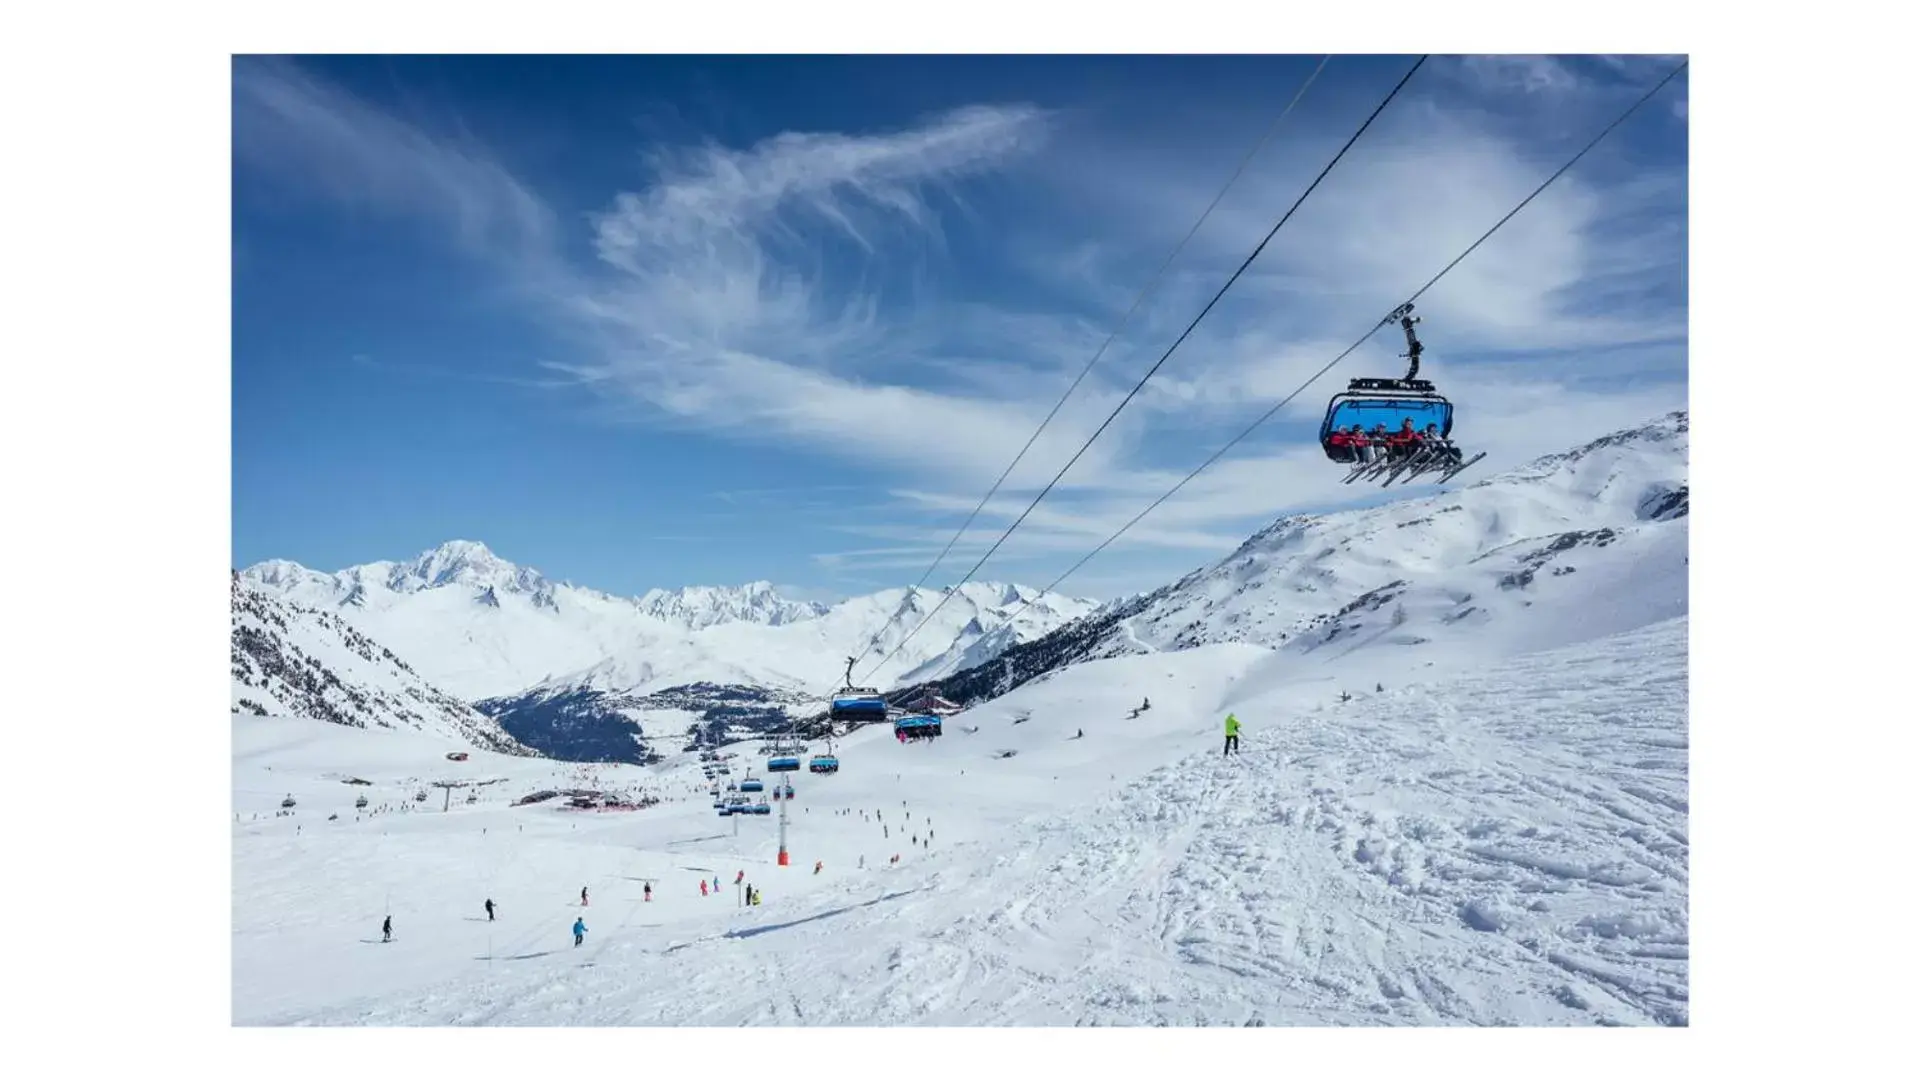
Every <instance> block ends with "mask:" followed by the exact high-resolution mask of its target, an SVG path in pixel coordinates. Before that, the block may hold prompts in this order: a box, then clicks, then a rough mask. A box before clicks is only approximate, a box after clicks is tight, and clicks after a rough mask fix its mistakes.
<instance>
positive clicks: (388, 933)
mask: <svg viewBox="0 0 1919 1080" xmlns="http://www.w3.org/2000/svg"><path fill="white" fill-rule="evenodd" d="M380 940H381V941H392V940H393V916H391V915H388V916H387V917H386V921H385V922H383V923H381V924H380Z"/></svg>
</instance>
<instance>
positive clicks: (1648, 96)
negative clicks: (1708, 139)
mask: <svg viewBox="0 0 1919 1080" xmlns="http://www.w3.org/2000/svg"><path fill="white" fill-rule="evenodd" d="M1687 63H1690V61H1682V62H1681V63H1680V64H1679V66H1678V67H1676V68H1674V69H1672V71H1671V72H1669V73H1668V74H1667V75H1666V77H1665V78H1663V79H1661V80H1659V83H1658V85H1656V86H1654V87H1653V88H1652V89H1650V90H1648V91H1646V92H1645V94H1643V95H1641V96H1640V98H1639V100H1638V101H1635V102H1633V104H1632V105H1631V106H1630V107H1629V108H1627V109H1626V111H1625V112H1623V113H1620V114H1619V117H1618V119H1616V120H1614V121H1613V122H1612V123H1610V124H1608V125H1606V127H1605V129H1604V130H1602V131H1601V132H1600V133H1599V134H1597V135H1595V136H1593V138H1592V141H1591V142H1588V143H1587V144H1586V145H1585V147H1584V148H1583V149H1581V150H1580V151H1579V153H1577V154H1574V155H1573V156H1572V159H1571V160H1570V161H1568V162H1566V163H1565V164H1564V165H1561V166H1560V167H1559V169H1558V171H1557V172H1554V173H1553V174H1552V175H1551V176H1549V177H1547V178H1546V179H1545V181H1544V182H1543V183H1541V184H1540V185H1539V186H1538V187H1536V188H1534V189H1533V192H1532V194H1530V195H1528V196H1526V197H1525V198H1524V199H1521V200H1520V201H1519V205H1518V206H1515V207H1513V208H1512V209H1511V210H1509V211H1507V213H1506V216H1505V217H1502V218H1500V219H1499V220H1498V221H1497V222H1495V223H1494V224H1493V227H1492V228H1490V229H1487V230H1486V231H1485V233H1484V234H1482V235H1481V236H1480V238H1479V239H1477V240H1475V241H1473V242H1472V244H1471V246H1469V247H1467V248H1466V250H1465V251H1462V252H1460V253H1459V256H1458V257H1457V258H1455V259H1453V261H1452V262H1449V263H1447V264H1446V266H1445V268H1444V269H1442V270H1440V272H1439V273H1437V274H1434V275H1433V276H1432V279H1431V280H1429V281H1427V282H1426V284H1424V285H1421V286H1420V287H1419V289H1418V291H1417V292H1414V293H1413V294H1412V296H1411V297H1410V298H1409V299H1408V301H1407V302H1408V303H1410V302H1411V301H1412V300H1417V299H1418V298H1419V297H1420V296H1421V295H1423V294H1424V293H1425V292H1426V290H1428V289H1430V288H1432V287H1433V286H1434V285H1436V284H1438V283H1439V279H1440V278H1443V277H1445V276H1446V275H1447V274H1448V273H1449V272H1451V271H1452V269H1453V267H1455V266H1458V265H1459V264H1460V262H1461V261H1463V260H1464V259H1465V258H1466V256H1468V255H1470V254H1472V253H1473V251H1474V250H1475V249H1477V248H1478V247H1479V245H1481V244H1483V243H1485V242H1486V239H1487V237H1490V236H1492V234H1493V233H1495V232H1498V231H1499V228H1500V226H1502V225H1504V224H1506V222H1508V221H1510V220H1512V218H1513V216H1514V215H1515V214H1517V213H1519V212H1520V211H1521V210H1523V209H1525V208H1526V205H1527V204H1528V203H1530V202H1532V201H1533V200H1534V199H1535V198H1538V197H1539V193H1540V192H1542V191H1545V190H1546V188H1548V187H1550V186H1551V185H1552V183H1553V181H1555V180H1558V179H1559V178H1560V177H1561V176H1563V175H1565V174H1566V171H1567V170H1569V169H1571V168H1572V167H1573V166H1574V165H1575V164H1577V163H1578V162H1579V159H1580V158H1583V157H1585V156H1586V154H1587V152H1589V151H1590V150H1592V148H1593V147H1595V146H1598V145H1599V143H1600V140H1602V139H1604V138H1605V137H1606V136H1607V135H1610V134H1612V132H1613V129H1615V128H1617V127H1618V126H1619V125H1620V124H1623V123H1625V122H1626V119H1627V118H1628V117H1630V116H1632V114H1633V113H1635V112H1637V111H1638V110H1639V108H1640V106H1642V105H1644V104H1645V103H1646V102H1648V101H1650V100H1652V97H1653V95H1655V94H1657V93H1659V91H1660V90H1662V89H1664V88H1665V86H1666V84H1667V83H1669V82H1671V81H1672V80H1673V79H1674V78H1675V77H1676V76H1678V74H1679V73H1680V72H1681V71H1684V70H1685V69H1686V64H1687ZM1389 322H1391V319H1390V318H1388V319H1382V320H1380V321H1379V322H1378V323H1377V324H1375V325H1374V326H1373V328H1372V329H1371V330H1368V331H1366V334H1365V336H1363V337H1361V338H1360V339H1359V340H1358V341H1355V342H1353V343H1352V344H1351V345H1349V346H1347V347H1346V350H1345V351H1344V352H1342V353H1340V354H1339V355H1338V356H1335V357H1333V359H1332V361H1331V362H1329V363H1328V364H1327V365H1326V366H1325V367H1322V368H1320V369H1319V370H1318V371H1316V372H1314V373H1313V374H1312V377H1311V378H1308V379H1307V380H1306V381H1305V382H1303V383H1301V384H1300V385H1299V387H1298V389H1295V390H1294V391H1293V392H1292V393H1290V394H1287V395H1286V396H1285V397H1283V398H1281V399H1280V400H1279V403H1278V404H1276V405H1274V406H1273V407H1272V408H1270V409H1268V410H1266V412H1265V413H1264V414H1263V415H1262V416H1260V418H1259V419H1257V420H1255V421H1253V422H1252V423H1251V424H1249V425H1247V427H1246V430H1244V431H1242V432H1240V433H1239V434H1238V435H1235V436H1233V438H1232V440H1231V441H1229V442H1228V443H1227V444H1226V445H1225V446H1222V447H1220V448H1219V449H1218V450H1216V451H1214V453H1213V456H1212V457H1209V458H1207V459H1206V460H1205V461H1202V462H1200V464H1199V467H1198V468H1196V469H1194V470H1193V471H1192V472H1190V473H1187V474H1186V477H1185V478H1184V479H1182V480H1181V481H1180V482H1179V483H1177V484H1174V485H1173V486H1172V488H1171V489H1170V490H1168V491H1167V492H1166V494H1164V495H1161V496H1160V497H1159V498H1157V499H1154V500H1153V501H1152V503H1151V504H1150V505H1148V506H1147V507H1146V509H1144V510H1141V511H1140V512H1139V513H1137V514H1135V515H1133V519H1132V520H1131V521H1128V522H1127V523H1126V524H1124V525H1122V526H1120V527H1119V531H1118V532H1115V533H1114V534H1113V535H1111V536H1109V537H1107V538H1106V539H1105V540H1103V541H1101V542H1100V545H1099V546H1098V547H1096V548H1094V549H1093V550H1092V551H1089V552H1087V553H1086V555H1085V556H1084V557H1083V558H1081V559H1080V560H1079V561H1078V562H1076V563H1074V564H1073V565H1072V566H1070V567H1068V568H1067V570H1066V572H1065V573H1063V574H1061V575H1060V576H1058V577H1056V578H1054V579H1053V581H1052V583H1051V584H1049V585H1047V586H1046V587H1045V588H1044V589H1041V590H1040V592H1039V595H1040V596H1045V595H1046V594H1047V593H1049V592H1052V591H1053V590H1054V589H1056V588H1058V587H1059V584H1060V582H1062V581H1065V580H1066V579H1067V578H1068V577H1070V576H1071V575H1072V574H1073V573H1074V572H1076V571H1077V570H1079V568H1080V567H1082V566H1085V565H1086V564H1087V563H1088V562H1090V561H1092V559H1093V557H1094V556H1095V555H1098V554H1099V553H1100V552H1102V551H1104V550H1106V548H1107V547H1108V546H1109V545H1111V544H1112V543H1113V541H1115V540H1118V539H1119V538H1120V537H1121V536H1124V535H1125V534H1126V531H1127V530H1129V529H1131V528H1132V527H1133V526H1134V525H1137V524H1139V522H1140V519H1141V518H1144V517H1145V516H1146V515H1147V514H1150V513H1152V512H1153V511H1154V510H1155V509H1158V507H1159V505H1160V504H1161V503H1163V502H1165V501H1166V500H1167V499H1170V498H1172V497H1173V495H1174V494H1175V493H1177V492H1178V491H1179V490H1180V489H1181V488H1183V487H1185V486H1186V485H1187V484H1188V483H1189V482H1190V481H1191V480H1192V479H1193V478H1194V477H1196V476H1198V475H1199V474H1200V473H1202V472H1204V471H1205V470H1206V469H1207V468H1208V467H1210V466H1211V465H1212V464H1213V463H1214V462H1216V461H1218V460H1219V459H1220V458H1221V457H1222V456H1224V455H1225V453H1226V451H1228V450H1231V449H1232V448H1233V447H1234V446H1237V445H1238V444H1239V443H1240V441H1241V440H1243V439H1245V438H1246V436H1248V435H1251V434H1252V433H1253V431H1254V430H1255V429H1257V428H1258V427H1259V426H1260V425H1262V424H1264V423H1265V422H1266V421H1268V420H1270V419H1272V418H1273V415H1274V414H1275V413H1277V412H1279V410H1281V409H1283V408H1285V407H1286V405H1287V404H1289V403H1290V402H1291V401H1292V400H1293V399H1294V398H1296V397H1298V396H1299V395H1300V394H1302V393H1304V392H1305V390H1306V388H1307V387H1309V386H1311V385H1312V384H1313V383H1315V382H1317V381H1318V380H1319V378H1320V376H1322V375H1324V374H1326V373H1327V372H1328V371H1331V370H1332V369H1333V367H1334V365H1336V364H1338V363H1339V362H1340V361H1342V360H1344V359H1346V357H1348V356H1350V355H1352V353H1353V352H1354V351H1355V350H1357V349H1358V348H1359V347H1360V346H1361V345H1364V344H1365V343H1366V342H1367V341H1368V340H1370V339H1371V338H1372V336H1373V335H1374V334H1376V333H1378V332H1379V329H1380V327H1382V326H1385V325H1387V324H1388V323H1389ZM1028 603H1030V601H1028V600H1026V599H1025V598H1024V597H1022V598H1021V601H1020V605H1019V607H1017V608H1015V609H1014V613H1017V612H1018V611H1020V610H1023V609H1024V608H1025V606H1026V605H1027V604H1028ZM1009 617H1010V616H1009Z"/></svg>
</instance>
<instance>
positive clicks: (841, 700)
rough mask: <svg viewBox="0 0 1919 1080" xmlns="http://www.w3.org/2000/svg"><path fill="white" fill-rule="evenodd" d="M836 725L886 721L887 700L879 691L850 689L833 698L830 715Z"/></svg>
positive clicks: (862, 688)
mask: <svg viewBox="0 0 1919 1080" xmlns="http://www.w3.org/2000/svg"><path fill="white" fill-rule="evenodd" d="M828 716H829V718H830V719H831V720H832V721H833V723H836V724H870V723H873V722H875V721H879V720H884V719H886V699H885V698H883V697H881V696H880V692H879V691H878V690H873V689H869V688H865V687H857V688H856V687H848V688H846V689H844V690H842V691H840V692H839V693H838V694H835V695H834V696H833V707H832V709H831V710H830V711H829V713H828Z"/></svg>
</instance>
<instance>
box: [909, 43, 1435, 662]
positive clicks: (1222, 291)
mask: <svg viewBox="0 0 1919 1080" xmlns="http://www.w3.org/2000/svg"><path fill="white" fill-rule="evenodd" d="M1426 60H1427V57H1426V56H1423V55H1422V56H1421V57H1420V58H1419V59H1418V60H1417V61H1414V63H1413V66H1412V67H1411V68H1410V69H1408V70H1407V72H1406V74H1405V75H1402V76H1400V79H1399V82H1398V83H1396V84H1395V85H1394V86H1393V88H1392V90H1391V91H1390V92H1388V93H1387V95H1386V96H1385V98H1384V99H1382V100H1381V101H1380V103H1379V104H1378V105H1377V106H1375V107H1374V109H1373V111H1372V114H1371V115H1369V116H1367V117H1366V122H1365V123H1363V124H1361V125H1359V130H1357V131H1355V132H1353V134H1352V137H1351V138H1349V139H1347V140H1346V145H1344V146H1342V147H1340V148H1339V153H1337V154H1334V155H1333V158H1332V160H1331V161H1328V162H1327V163H1326V167H1325V168H1323V169H1321V170H1320V171H1319V175H1318V176H1316V177H1314V178H1313V182H1312V183H1311V184H1308V185H1307V187H1306V190H1305V191H1304V192H1302V193H1300V196H1299V198H1298V199H1296V200H1294V202H1293V205H1292V206H1291V208H1289V209H1288V210H1287V211H1286V213H1285V215H1284V216H1283V217H1281V218H1280V219H1279V221H1278V223H1277V224H1275V225H1274V226H1273V227H1272V229H1271V230H1269V231H1268V232H1267V233H1266V237H1265V239H1263V240H1261V241H1260V242H1259V246H1257V247H1255V248H1254V249H1253V253H1252V254H1251V255H1248V256H1246V261H1244V262H1242V263H1240V264H1239V269H1237V270H1235V271H1233V275H1232V276H1231V277H1229V278H1227V279H1226V284H1224V285H1222V286H1220V288H1219V291H1218V292H1216V293H1214V294H1213V298H1212V299H1211V300H1208V301H1207V302H1206V306H1205V307H1204V308H1201V309H1200V312H1199V314H1198V315H1196V316H1194V318H1193V321H1192V322H1191V323H1189V324H1188V325H1187V327H1186V329H1185V330H1184V331H1182V332H1181V333H1180V335H1179V337H1178V339H1177V340H1175V341H1174V342H1173V344H1172V345H1171V346H1169V347H1168V348H1167V350H1166V352H1165V353H1164V354H1163V355H1162V356H1160V358H1159V360H1158V361H1157V362H1156V363H1154V364H1153V366H1152V367H1151V368H1148V369H1147V371H1146V374H1145V375H1142V376H1140V379H1139V382H1138V383H1136V384H1134V386H1133V388H1132V389H1131V390H1129V391H1127V393H1126V396H1125V397H1124V398H1123V399H1121V400H1120V403H1119V405H1118V406H1116V407H1115V408H1114V409H1113V411H1112V413H1111V414H1110V415H1109V416H1107V417H1106V420H1105V421H1104V422H1103V423H1101V424H1100V426H1099V428H1098V429H1097V430H1095V431H1094V432H1093V434H1092V435H1091V436H1090V437H1088V438H1087V440H1086V442H1085V443H1084V444H1083V445H1081V446H1080V448H1079V450H1078V451H1077V452H1075V453H1074V454H1073V456H1072V458H1070V459H1069V460H1068V461H1067V462H1066V464H1065V465H1063V466H1061V467H1060V470H1059V472H1058V473H1055V474H1054V476H1053V478H1052V479H1051V480H1049V481H1047V483H1046V486H1045V487H1044V488H1043V489H1041V490H1040V493H1039V494H1038V495H1037V496H1035V497H1034V498H1033V501H1032V502H1031V503H1030V504H1028V505H1027V507H1026V509H1025V510H1024V511H1022V512H1021V513H1020V516H1019V517H1018V518H1017V519H1016V520H1014V522H1013V523H1012V524H1011V525H1009V526H1007V528H1006V531H1005V532H1004V533H1001V534H1000V538H999V539H998V540H995V541H994V542H993V546H992V547H990V548H988V549H987V551H986V554H984V555H982V556H980V560H979V562H977V563H974V564H973V568H972V569H971V570H968V571H967V572H966V576H965V577H963V578H961V579H960V580H959V582H958V584H956V585H954V586H953V587H952V588H951V589H949V590H948V591H947V593H946V595H945V596H943V597H941V598H940V602H939V603H938V604H936V605H934V607H933V610H932V611H929V612H927V613H926V617H925V618H923V619H921V620H920V621H919V624H918V625H916V626H914V627H913V629H912V631H911V632H910V633H908V634H907V635H906V636H905V637H904V638H902V639H900V643H899V644H898V645H895V646H893V649H892V651H891V652H889V653H887V654H886V655H885V656H884V657H882V658H881V659H880V662H879V663H878V664H876V665H874V667H873V670H874V671H878V670H879V669H880V668H882V667H885V666H886V662H887V661H888V660H891V659H892V658H893V656H894V655H895V654H897V653H898V652H899V651H900V649H902V648H904V647H905V645H906V643H907V642H908V641H911V640H913V636H914V635H915V634H918V633H919V632H920V630H921V629H922V628H923V627H925V626H926V624H927V623H928V622H929V621H931V620H932V618H933V616H934V615H936V614H938V613H939V610H940V608H942V607H945V606H946V602H947V601H948V600H951V599H952V598H953V594H954V593H955V592H957V591H958V589H959V586H960V585H964V584H966V583H967V582H968V581H971V580H972V579H973V575H974V574H976V573H978V572H979V569H980V567H982V566H984V565H986V561H987V560H988V559H990V558H992V557H993V553H994V552H996V551H998V550H999V549H1000V545H1001V544H1004V543H1005V542H1006V539H1007V537H1010V536H1012V535H1013V532H1014V530H1016V529H1018V528H1019V527H1020V525H1021V524H1022V523H1024V522H1025V521H1026V518H1027V516H1028V515H1030V514H1031V513H1032V512H1033V509H1034V508H1035V507H1037V506H1038V505H1039V504H1040V501H1041V500H1043V499H1045V498H1046V496H1047V494H1048V493H1050V492H1051V491H1052V490H1053V487H1054V485H1056V484H1058V483H1059V481H1060V478H1061V477H1063V476H1065V475H1066V473H1067V470H1069V469H1071V468H1072V467H1073V466H1074V465H1075V464H1076V463H1077V462H1078V461H1079V459H1080V457H1081V456H1082V455H1084V454H1085V453H1086V451H1087V450H1088V449H1090V448H1091V447H1092V445H1093V443H1094V441H1095V440H1097V439H1098V438H1099V437H1100V435H1101V434H1103V433H1104V432H1105V431H1106V428H1107V427H1108V426H1109V425H1111V424H1112V422H1113V421H1114V420H1115V419H1116V418H1117V417H1118V416H1119V414H1120V411H1121V410H1122V409H1124V408H1126V406H1127V405H1128V404H1129V403H1130V402H1131V401H1132V400H1133V398H1134V396H1136V395H1137V394H1138V393H1139V392H1140V390H1141V389H1143V388H1144V387H1145V386H1146V383H1147V381H1148V380H1149V379H1151V378H1152V377H1153V375H1154V374H1155V373H1156V372H1158V371H1159V369H1160V367H1161V366H1162V365H1163V364H1165V363H1166V361H1167V360H1168V359H1169V358H1171V357H1172V355H1173V352H1174V351H1175V350H1177V349H1178V348H1179V347H1180V345H1182V344H1184V343H1185V341H1186V339H1187V338H1188V337H1189V336H1191V335H1192V332H1193V330H1194V329H1196V328H1197V327H1198V326H1199V324H1200V320H1202V319H1204V318H1205V317H1206V315H1207V314H1208V313H1209V312H1211V311H1212V310H1213V307H1214V306H1215V305H1216V304H1218V303H1219V301H1220V299H1221V298H1222V297H1224V296H1225V295H1226V291H1227V290H1228V289H1230V288H1232V287H1233V283H1234V282H1237V281H1238V280H1239V279H1240V276H1241V275H1242V274H1244V273H1245V272H1246V268H1247V267H1249V266H1251V265H1252V264H1253V260H1255V259H1257V258H1259V254H1260V252H1262V251H1265V250H1266V245H1267V244H1269V243H1271V242H1272V239H1273V237H1274V236H1276V235H1277V234H1278V233H1279V230H1280V229H1281V228H1282V227H1284V226H1285V224H1286V223H1287V222H1288V221H1291V220H1292V217H1293V214H1294V213H1295V212H1297V211H1298V210H1299V208H1300V205H1301V204H1303V203H1304V202H1305V201H1306V199H1307V197H1308V196H1310V195H1311V194H1312V193H1313V191H1314V190H1315V189H1317V188H1318V187H1319V185H1320V182H1321V181H1323V180H1325V179H1326V174H1328V173H1330V172H1332V171H1333V166H1335V165H1338V164H1339V162H1340V159H1341V158H1344V157H1345V156H1346V152H1347V151H1348V150H1351V149H1352V148H1353V144H1354V143H1356V142H1358V141H1359V137H1360V136H1361V135H1364V134H1365V133H1366V129H1368V128H1370V127H1372V125H1373V121H1374V120H1377V119H1378V118H1379V114H1380V113H1381V112H1383V111H1385V108H1386V106H1387V105H1389V104H1391V103H1392V100H1393V99H1394V98H1395V97H1398V96H1399V92H1400V90H1402V89H1403V88H1404V87H1405V86H1406V83H1407V81H1408V80H1410V79H1411V78H1412V77H1413V74H1414V73H1415V72H1417V71H1418V70H1419V69H1420V67H1421V66H1423V65H1424V64H1425V63H1426Z"/></svg>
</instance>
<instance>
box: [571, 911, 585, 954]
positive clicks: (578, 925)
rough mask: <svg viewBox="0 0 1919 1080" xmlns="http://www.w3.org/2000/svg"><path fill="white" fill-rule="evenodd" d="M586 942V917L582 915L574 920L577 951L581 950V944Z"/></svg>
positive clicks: (574, 944) (574, 938) (574, 942)
mask: <svg viewBox="0 0 1919 1080" xmlns="http://www.w3.org/2000/svg"><path fill="white" fill-rule="evenodd" d="M585 940H586V916H584V915H582V916H580V917H579V918H577V919H574V920H573V947H574V948H576V949H577V948H579V947H580V942H582V941H585Z"/></svg>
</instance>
